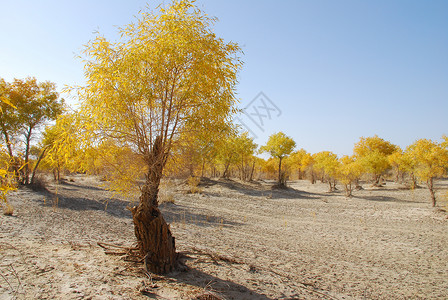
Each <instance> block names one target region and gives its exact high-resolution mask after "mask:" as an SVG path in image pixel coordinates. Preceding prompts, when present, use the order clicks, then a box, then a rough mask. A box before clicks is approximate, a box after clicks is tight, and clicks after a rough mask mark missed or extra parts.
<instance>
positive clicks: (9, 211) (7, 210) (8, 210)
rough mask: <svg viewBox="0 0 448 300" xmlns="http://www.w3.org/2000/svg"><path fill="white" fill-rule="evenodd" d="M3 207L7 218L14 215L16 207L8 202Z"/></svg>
mask: <svg viewBox="0 0 448 300" xmlns="http://www.w3.org/2000/svg"><path fill="white" fill-rule="evenodd" d="M2 207H3V214H4V215H5V216H12V214H13V213H14V207H13V206H12V205H11V204H9V203H8V202H4V203H3V204H2Z"/></svg>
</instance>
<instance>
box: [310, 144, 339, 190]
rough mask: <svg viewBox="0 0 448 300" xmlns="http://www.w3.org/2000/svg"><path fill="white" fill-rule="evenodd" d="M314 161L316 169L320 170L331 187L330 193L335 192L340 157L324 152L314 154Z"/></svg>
mask: <svg viewBox="0 0 448 300" xmlns="http://www.w3.org/2000/svg"><path fill="white" fill-rule="evenodd" d="M314 161H315V163H314V168H316V169H320V171H321V172H322V174H323V176H324V177H325V179H326V180H327V182H328V184H329V185H330V189H329V192H334V191H335V190H336V177H337V175H338V168H339V161H338V156H337V155H336V154H334V153H332V152H330V151H322V152H319V153H316V154H314Z"/></svg>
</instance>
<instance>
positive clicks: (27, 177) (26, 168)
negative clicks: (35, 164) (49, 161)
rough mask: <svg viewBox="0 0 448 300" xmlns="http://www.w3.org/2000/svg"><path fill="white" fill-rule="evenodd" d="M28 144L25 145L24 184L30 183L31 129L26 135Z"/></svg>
mask: <svg viewBox="0 0 448 300" xmlns="http://www.w3.org/2000/svg"><path fill="white" fill-rule="evenodd" d="M25 138H26V145H25V165H24V172H25V174H24V178H23V184H25V185H27V184H29V183H30V181H29V180H30V166H29V156H30V143H31V129H29V131H28V132H27V134H26V135H25Z"/></svg>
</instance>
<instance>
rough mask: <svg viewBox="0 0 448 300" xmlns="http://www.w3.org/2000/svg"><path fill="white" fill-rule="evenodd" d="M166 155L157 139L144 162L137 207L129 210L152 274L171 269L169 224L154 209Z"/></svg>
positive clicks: (173, 262)
mask: <svg viewBox="0 0 448 300" xmlns="http://www.w3.org/2000/svg"><path fill="white" fill-rule="evenodd" d="M166 158H167V156H166V154H165V151H164V149H163V146H162V139H161V138H160V137H157V138H156V140H155V142H154V145H153V148H152V151H151V152H150V153H148V156H147V158H146V162H147V164H148V166H149V171H148V174H147V176H146V183H145V185H144V186H143V188H142V195H141V196H140V201H139V204H138V206H135V207H133V208H131V212H132V218H133V221H134V231H135V236H136V238H137V242H138V248H139V251H140V254H141V256H142V257H144V262H145V268H146V269H147V270H148V271H150V272H152V273H156V274H165V273H168V272H171V271H173V270H174V267H175V265H176V258H177V254H176V245H175V240H174V237H173V236H172V234H171V230H170V227H169V225H168V224H167V223H166V221H165V219H164V218H163V216H162V213H161V212H160V210H159V208H158V201H157V197H158V193H159V185H160V180H161V178H162V171H163V167H164V165H165V163H166Z"/></svg>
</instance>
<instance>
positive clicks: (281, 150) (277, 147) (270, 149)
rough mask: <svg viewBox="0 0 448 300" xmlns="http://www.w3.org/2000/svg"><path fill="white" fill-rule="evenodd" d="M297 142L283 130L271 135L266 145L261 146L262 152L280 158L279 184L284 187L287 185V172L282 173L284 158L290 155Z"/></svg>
mask: <svg viewBox="0 0 448 300" xmlns="http://www.w3.org/2000/svg"><path fill="white" fill-rule="evenodd" d="M295 147H296V142H294V140H293V139H292V138H290V137H289V136H287V135H286V134H284V133H283V132H278V133H274V134H273V135H271V136H270V137H269V139H268V141H267V143H266V145H264V146H262V147H261V148H260V152H262V153H263V152H267V153H269V155H270V156H271V157H273V158H276V159H278V182H277V183H278V186H280V187H284V186H285V185H286V178H285V174H284V173H282V160H283V159H284V158H285V157H287V156H288V155H290V154H291V153H292V151H294V148H295Z"/></svg>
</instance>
